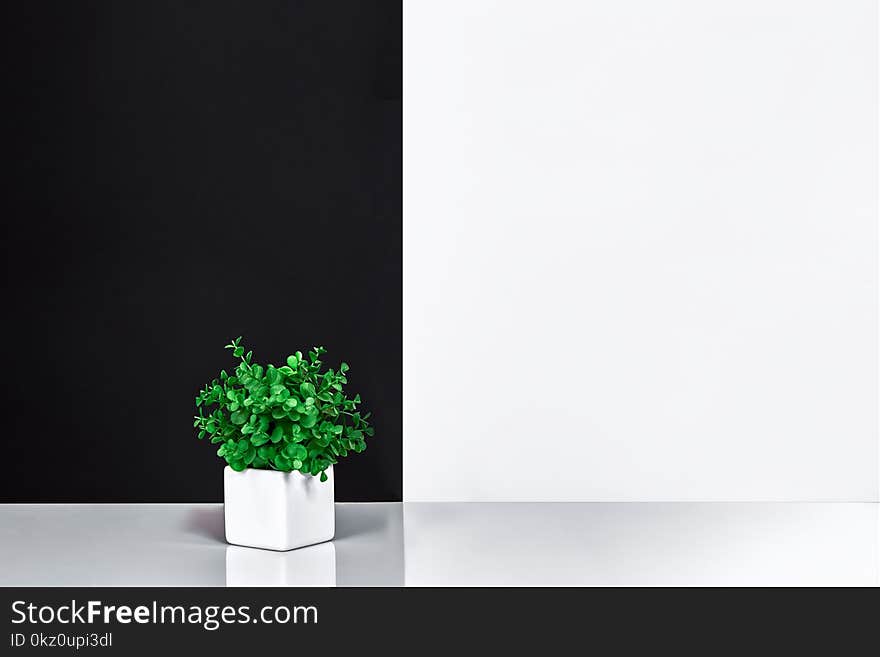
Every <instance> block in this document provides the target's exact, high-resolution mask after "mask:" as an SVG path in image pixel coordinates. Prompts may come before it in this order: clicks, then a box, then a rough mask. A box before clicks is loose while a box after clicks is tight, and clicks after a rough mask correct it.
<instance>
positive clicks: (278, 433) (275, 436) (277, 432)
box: [270, 426, 284, 443]
mask: <svg viewBox="0 0 880 657" xmlns="http://www.w3.org/2000/svg"><path fill="white" fill-rule="evenodd" d="M282 438H284V428H283V427H281V426H276V427H275V428H274V429H272V434H271V436H270V439H271V440H272V442H273V443H277V442H280V441H281V439H282Z"/></svg>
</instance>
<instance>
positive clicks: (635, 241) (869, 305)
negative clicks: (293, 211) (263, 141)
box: [404, 0, 878, 500]
mask: <svg viewBox="0 0 880 657" xmlns="http://www.w3.org/2000/svg"><path fill="white" fill-rule="evenodd" d="M404 5H405V7H404V395H405V396H404V408H405V410H404V498H405V499H406V500H877V498H878V455H877V450H878V439H877V434H878V426H877V425H878V386H877V374H878V372H877V369H878V368H877V360H878V350H877V344H878V323H877V300H878V293H877V272H878V256H877V251H878V248H877V247H878V234H877V175H878V173H877V109H878V108H877V55H876V49H877V3H876V2H874V1H873V0H821V1H809V0H751V1H749V0H723V1H720V0H715V1H709V2H706V1H705V0H692V1H686V2H673V1H670V0H665V1H657V0H641V1H632V0H627V1H623V2H621V1H618V0H605V1H583V0H577V1H571V2H563V1H559V0H541V1H538V0H497V1H489V0H451V1H450V0H447V1H446V2H435V1H433V0H407V2H405V3H404Z"/></svg>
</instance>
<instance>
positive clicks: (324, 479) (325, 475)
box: [321, 452, 372, 481]
mask: <svg viewBox="0 0 880 657" xmlns="http://www.w3.org/2000/svg"><path fill="white" fill-rule="evenodd" d="M370 454H372V452H370ZM321 481H327V473H326V472H323V471H322V472H321Z"/></svg>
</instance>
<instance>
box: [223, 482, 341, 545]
mask: <svg viewBox="0 0 880 657" xmlns="http://www.w3.org/2000/svg"><path fill="white" fill-rule="evenodd" d="M333 500H334V495H333V467H332V466H331V467H329V468H327V481H324V482H322V481H320V480H319V478H318V477H312V476H310V475H304V474H302V473H300V472H278V471H277V470H256V469H253V468H248V469H247V470H244V471H243V472H236V471H235V470H233V469H232V468H230V467H229V466H226V468H225V469H224V470H223V514H224V517H225V522H226V540H227V541H228V542H229V543H233V544H235V545H244V546H247V547H256V548H264V549H267V550H293V549H294V548H299V547H304V546H306V545H313V544H315V543H323V542H324V541H329V540H331V539H332V538H333V536H334V534H335V533H336V515H335V510H334V507H333Z"/></svg>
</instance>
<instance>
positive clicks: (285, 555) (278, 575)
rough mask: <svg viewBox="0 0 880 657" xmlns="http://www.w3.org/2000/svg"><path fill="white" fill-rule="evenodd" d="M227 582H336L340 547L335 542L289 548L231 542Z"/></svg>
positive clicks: (227, 550) (250, 584)
mask: <svg viewBox="0 0 880 657" xmlns="http://www.w3.org/2000/svg"><path fill="white" fill-rule="evenodd" d="M226 586H336V548H335V546H334V545H333V543H332V542H327V543H319V544H318V545H310V546H308V547H304V548H299V549H298V550H290V551H289V552H274V551H272V550H260V549H258V548H249V547H242V546H240V545H229V546H227V547H226Z"/></svg>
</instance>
